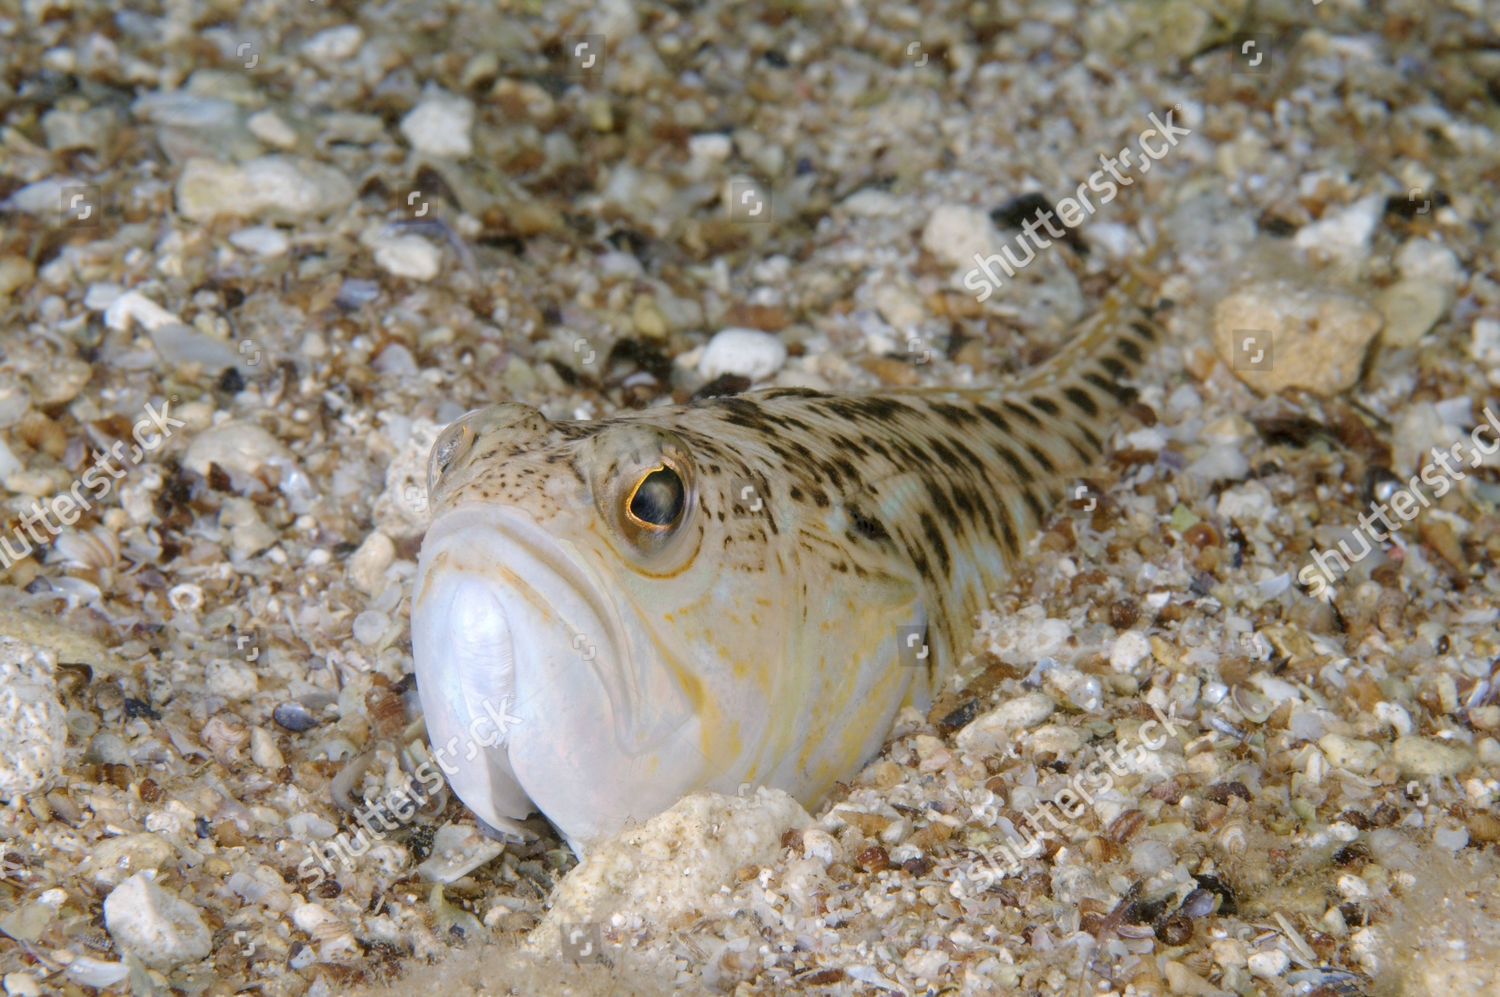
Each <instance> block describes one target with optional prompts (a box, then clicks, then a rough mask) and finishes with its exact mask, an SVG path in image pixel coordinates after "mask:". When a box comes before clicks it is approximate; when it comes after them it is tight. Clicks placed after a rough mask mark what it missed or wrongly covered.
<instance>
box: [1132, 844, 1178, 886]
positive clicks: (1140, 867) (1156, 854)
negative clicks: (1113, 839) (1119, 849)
mask: <svg viewBox="0 0 1500 997" xmlns="http://www.w3.org/2000/svg"><path fill="white" fill-rule="evenodd" d="M1175 861H1176V859H1175V858H1174V857H1173V855H1172V847H1171V846H1170V845H1168V844H1167V843H1166V842H1164V841H1156V840H1154V839H1150V838H1148V839H1146V840H1145V841H1142V842H1140V843H1139V844H1137V845H1136V846H1135V849H1134V851H1132V852H1131V855H1130V868H1131V869H1133V870H1134V871H1135V872H1136V874H1137V875H1139V876H1142V877H1146V876H1154V875H1156V874H1157V873H1158V872H1161V871H1162V870H1163V869H1165V868H1167V867H1168V866H1170V865H1171V864H1172V863H1173V862H1175Z"/></svg>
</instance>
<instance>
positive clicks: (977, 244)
mask: <svg viewBox="0 0 1500 997" xmlns="http://www.w3.org/2000/svg"><path fill="white" fill-rule="evenodd" d="M1000 241H1001V240H1000V236H999V233H997V232H996V231H995V225H994V223H993V222H991V221H990V216H989V214H988V213H987V212H985V211H983V210H981V209H979V208H971V207H969V206H968V205H967V204H942V205H939V206H938V207H937V208H936V209H935V210H934V211H933V212H932V215H931V216H930V217H929V218H928V219H927V224H926V226H924V227H923V229H922V248H923V249H925V250H927V252H929V253H931V254H932V255H933V256H935V257H937V258H938V259H939V260H942V261H943V262H944V263H947V264H948V265H950V266H969V267H971V266H973V265H974V255H975V254H976V253H977V254H978V255H979V256H980V257H984V256H988V255H989V254H990V253H993V252H994V251H995V246H996V245H997V244H998V243H999V242H1000Z"/></svg>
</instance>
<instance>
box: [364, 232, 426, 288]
mask: <svg viewBox="0 0 1500 997" xmlns="http://www.w3.org/2000/svg"><path fill="white" fill-rule="evenodd" d="M375 263H376V265H378V266H379V267H380V268H381V269H382V270H384V271H385V272H386V273H389V274H394V275H396V276H397V277H408V278H410V279H412V280H431V279H432V278H434V277H436V276H437V275H438V273H439V271H441V270H442V266H443V254H442V251H441V250H440V249H438V248H437V247H436V246H434V245H433V244H432V243H430V242H428V241H427V240H426V239H424V238H422V237H421V236H419V235H397V236H389V237H386V238H382V239H380V240H379V241H377V242H376V244H375Z"/></svg>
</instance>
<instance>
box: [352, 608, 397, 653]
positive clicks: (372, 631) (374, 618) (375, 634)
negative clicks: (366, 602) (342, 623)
mask: <svg viewBox="0 0 1500 997" xmlns="http://www.w3.org/2000/svg"><path fill="white" fill-rule="evenodd" d="M390 625H391V618H390V617H389V616H387V615H385V614H384V613H382V612H380V611H379V610H375V609H368V610H365V611H364V612H363V613H360V614H359V615H358V616H356V617H355V618H354V639H355V640H357V641H359V642H360V643H361V644H363V645H365V646H366V647H373V646H374V645H375V642H376V641H378V640H380V637H381V635H382V634H384V633H385V631H386V628H387V627H389V626H390Z"/></svg>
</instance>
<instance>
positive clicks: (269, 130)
mask: <svg viewBox="0 0 1500 997" xmlns="http://www.w3.org/2000/svg"><path fill="white" fill-rule="evenodd" d="M245 127H246V128H248V129H249V130H250V134H251V135H254V136H255V137H256V138H258V139H260V140H261V141H262V142H264V143H265V144H266V145H269V146H272V147H273V148H276V149H291V148H294V147H295V146H296V145H297V133H296V132H294V131H292V127H291V126H290V125H288V124H287V123H286V121H285V120H283V119H282V117H281V115H279V114H277V113H276V112H275V111H257V112H256V113H254V114H252V115H250V117H249V118H248V119H246V121H245Z"/></svg>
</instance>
